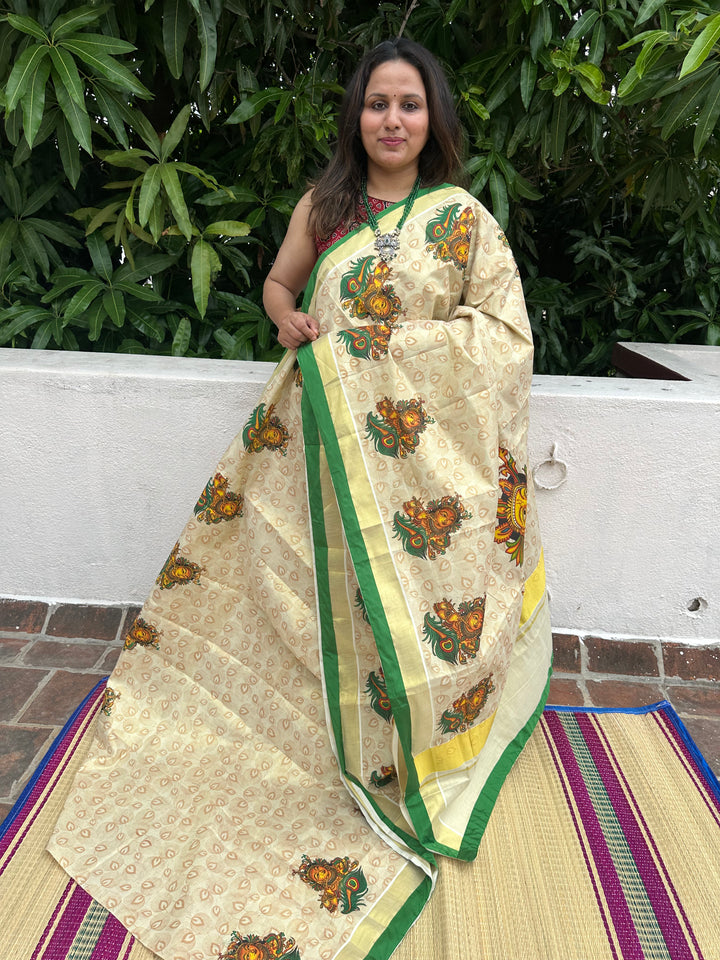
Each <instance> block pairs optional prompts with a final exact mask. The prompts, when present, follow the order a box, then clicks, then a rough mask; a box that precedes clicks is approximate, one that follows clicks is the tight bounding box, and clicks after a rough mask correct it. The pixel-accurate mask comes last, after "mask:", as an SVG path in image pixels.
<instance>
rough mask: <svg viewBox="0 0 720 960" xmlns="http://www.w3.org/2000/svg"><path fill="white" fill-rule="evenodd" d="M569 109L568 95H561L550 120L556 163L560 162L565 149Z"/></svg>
mask: <svg viewBox="0 0 720 960" xmlns="http://www.w3.org/2000/svg"><path fill="white" fill-rule="evenodd" d="M567 111H568V102H567V97H559V98H558V99H557V100H556V101H555V105H554V107H553V112H552V119H551V121H550V153H551V155H552V158H553V160H554V161H555V163H560V160H561V159H562V155H563V152H564V150H565V137H566V133H567Z"/></svg>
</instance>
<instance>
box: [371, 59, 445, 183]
mask: <svg viewBox="0 0 720 960" xmlns="http://www.w3.org/2000/svg"><path fill="white" fill-rule="evenodd" d="M429 133H430V117H429V114H428V106H427V99H426V95H425V85H424V84H423V82H422V77H421V76H420V73H419V71H418V70H417V69H416V68H415V67H413V66H412V65H411V64H409V63H407V62H406V61H405V60H387V61H386V62H385V63H381V64H380V66H379V67H376V68H375V69H374V70H373V72H372V73H371V74H370V79H369V80H368V85H367V87H366V89H365V103H364V106H363V110H362V113H361V114H360V137H361V139H362V143H363V146H364V147H365V152H366V153H367V158H368V179H376V178H377V176H378V174H379V175H381V176H382V174H383V173H391V172H392V173H398V172H401V171H405V170H406V171H407V172H408V173H413V175H414V176H417V170H418V158H419V157H420V152H421V151H422V148H423V147H424V146H425V144H426V143H427V140H428V136H429Z"/></svg>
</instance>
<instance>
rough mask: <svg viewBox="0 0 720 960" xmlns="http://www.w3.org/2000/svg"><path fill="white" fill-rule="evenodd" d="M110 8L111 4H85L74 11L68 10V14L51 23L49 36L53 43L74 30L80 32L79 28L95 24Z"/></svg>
mask: <svg viewBox="0 0 720 960" xmlns="http://www.w3.org/2000/svg"><path fill="white" fill-rule="evenodd" d="M110 8H111V4H109V3H102V4H100V3H99V4H97V5H94V4H85V5H84V6H82V7H76V8H75V9H74V10H70V11H69V13H63V14H62V15H61V16H59V17H58V18H57V19H56V20H54V21H53V23H52V25H51V27H50V35H51V37H52V39H53V43H55V42H57V41H58V40H61V39H62V38H63V37H66V36H69V35H70V34H71V33H74V32H75V31H76V30H80V29H81V27H86V26H87V25H88V24H89V23H95V22H97V21H98V20H99V19H100V17H102V15H103V14H104V13H107V11H108V10H110Z"/></svg>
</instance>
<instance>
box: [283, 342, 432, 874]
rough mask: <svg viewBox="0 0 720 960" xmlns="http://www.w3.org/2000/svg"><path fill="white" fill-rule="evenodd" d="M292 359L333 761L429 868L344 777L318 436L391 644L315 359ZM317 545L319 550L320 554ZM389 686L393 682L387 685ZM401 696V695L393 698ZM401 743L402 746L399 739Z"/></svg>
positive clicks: (372, 609) (379, 624)
mask: <svg viewBox="0 0 720 960" xmlns="http://www.w3.org/2000/svg"><path fill="white" fill-rule="evenodd" d="M298 361H299V363H300V369H301V371H302V375H303V396H302V401H301V405H302V420H303V435H304V440H305V456H306V459H307V474H308V503H309V506H310V517H311V524H312V531H313V553H314V557H315V567H316V576H317V585H318V611H319V615H320V638H321V655H322V660H323V669H324V674H325V688H326V695H327V698H328V702H329V705H330V717H331V721H332V725H333V735H334V739H335V744H336V749H337V753H338V761H339V763H340V765H341V769H342V771H343V776H344V777H345V778H346V779H348V780H350V781H352V783H354V784H355V785H356V786H357V787H358V789H359V790H361V791H362V794H363V796H364V797H365V799H366V801H367V803H368V804H369V805H370V806H371V807H372V809H373V812H374V813H375V815H376V816H377V817H378V818H379V819H380V820H381V822H382V823H384V824H385V826H386V827H387V829H388V830H389V831H390V833H392V834H394V835H395V836H397V837H398V838H399V839H401V840H402V841H403V843H405V844H406V845H407V846H408V848H409V849H410V850H412V851H413V852H414V853H415V854H416V855H418V856H419V857H421V858H422V859H423V860H424V861H425V862H426V863H428V864H429V865H430V866H431V867H432V866H434V865H435V860H434V858H433V857H432V854H431V853H430V850H431V849H432V847H431V846H430V845H429V844H426V843H424V838H422V837H414V836H413V835H412V834H410V833H407V832H406V831H405V830H403V829H402V828H401V827H399V826H398V824H397V823H395V821H393V820H390V819H389V818H388V816H387V815H386V814H385V813H384V812H383V810H382V809H381V808H380V807H379V806H378V804H377V803H376V801H375V799H374V797H373V796H372V794H371V793H370V792H369V791H368V789H367V787H366V786H365V785H364V784H363V783H362V782H361V781H360V780H359V779H358V778H357V777H355V776H354V775H352V774H349V773H348V772H347V770H346V764H345V751H344V749H343V735H342V720H341V716H340V709H339V703H340V680H339V671H338V666H337V662H338V661H337V645H336V642H335V625H334V622H333V615H332V607H331V602H330V596H329V595H330V586H329V570H328V564H327V546H328V544H327V537H326V535H325V523H324V518H323V515H324V508H323V502H322V491H321V489H320V484H319V483H313V482H311V480H312V478H318V477H319V476H320V444H319V442H318V438H321V439H322V441H323V445H324V447H325V455H326V458H327V462H328V467H329V469H330V473H331V477H332V480H333V486H334V488H335V495H336V497H337V500H338V505H339V507H340V512H341V516H342V523H343V527H344V529H345V536H346V539H347V541H348V546H349V547H350V552H351V555H352V558H353V564H354V566H355V573H356V574H357V577H358V582H359V583H360V590H361V593H362V595H363V599H364V600H365V605H366V609H367V612H368V617H369V618H370V621H371V623H372V624H373V633H375V632H376V629H377V632H378V633H381V631H382V633H384V634H385V643H384V644H383V646H388V647H389V648H390V650H392V640H391V637H390V631H389V627H388V624H387V620H386V618H385V611H384V609H383V606H382V602H381V600H380V596H379V594H378V591H377V586H376V584H375V578H374V576H373V574H372V568H371V564H370V559H369V557H368V555H367V551H366V550H365V543H364V540H363V536H362V531H361V530H360V525H359V523H358V521H357V516H356V514H355V511H354V509H353V503H352V496H351V494H350V487H349V483H348V479H347V474H346V472H345V469H344V464H343V462H342V457H341V454H340V451H339V447H338V443H337V438H336V436H335V433H334V430H333V429H332V420H331V418H330V410H329V408H328V406H327V403H326V398H325V393H324V389H323V385H322V379H321V377H320V372H319V370H318V367H317V363H316V361H315V356H314V354H313V353H312V349H311V348H310V349H308V348H302V349H301V350H299V351H298ZM313 389H314V390H315V391H316V393H317V396H316V397H315V398H314V399H315V400H316V403H317V406H313V401H312V400H311V399H310V396H309V393H310V392H312V391H313ZM323 420H324V421H325V423H324V426H325V429H324V430H323V429H322V425H321V424H322V421H323ZM323 546H324V547H325V549H324V550H323ZM381 642H382V641H380V642H379V641H378V637H377V634H376V645H377V646H378V653H379V654H380V659H381V661H382V662H383V669H385V666H386V662H387V661H386V660H385V659H384V657H383V652H382V651H381ZM390 659H391V661H392V673H394V675H395V676H394V677H393V680H394V681H397V683H398V685H399V687H400V691H395V690H393V692H392V694H391V698H392V699H393V702H394V703H395V702H396V701H397V702H398V703H400V704H403V703H404V705H405V711H404V712H405V713H409V709H408V707H407V697H406V695H405V690H404V687H403V686H402V679H401V676H400V668H399V664H398V663H397V658H396V657H395V656H394V652H393V655H392V656H391V658H390ZM390 674H391V671H388V673H387V675H386V680H388V677H389V676H390ZM392 685H393V686H394V683H392ZM397 694H401V695H397ZM395 722H396V727H397V729H398V736H399V738H400V742H401V745H402V748H403V754H404V756H405V757H406V763H407V757H408V755H410V765H409V767H408V778H409V780H408V783H410V776H411V774H412V777H413V778H414V781H415V783H414V786H415V791H416V794H419V791H418V790H417V787H418V786H419V785H418V783H417V776H416V774H415V765H414V762H413V761H412V755H411V754H410V753H409V752H410V740H409V738H410V730H409V718H408V720H407V725H408V729H405V730H404V731H401V729H400V726H399V724H398V720H397V716H396V719H395ZM404 739H405V740H406V742H405V743H403V740H404ZM417 799H418V800H419V802H420V805H421V812H422V814H424V820H425V823H426V832H427V831H429V837H430V838H431V842H432V825H431V823H430V819H429V817H428V816H427V811H426V810H425V805H424V803H423V802H422V798H421V797H419V795H418V796H417ZM407 806H408V809H410V804H409V803H408V804H407ZM411 819H412V821H413V826H414V827H415V828H416V829H417V823H416V822H415V818H414V817H412V814H411ZM418 832H420V831H418Z"/></svg>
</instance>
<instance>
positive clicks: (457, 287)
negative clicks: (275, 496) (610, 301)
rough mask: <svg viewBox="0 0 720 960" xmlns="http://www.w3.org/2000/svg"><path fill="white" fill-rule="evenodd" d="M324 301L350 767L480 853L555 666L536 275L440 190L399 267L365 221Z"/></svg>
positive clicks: (323, 404) (378, 802)
mask: <svg viewBox="0 0 720 960" xmlns="http://www.w3.org/2000/svg"><path fill="white" fill-rule="evenodd" d="M398 217H399V207H395V208H391V209H389V210H388V211H387V212H386V213H385V214H384V215H382V217H381V229H382V230H383V231H386V230H391V229H392V227H393V226H394V223H395V221H396V220H397V219H398ZM304 309H305V310H306V311H307V312H308V313H310V314H311V315H313V316H315V317H316V319H317V320H318V322H319V324H320V333H321V336H320V337H319V339H318V340H317V341H315V342H313V343H311V344H308V345H306V346H304V347H302V348H301V349H300V351H299V354H298V359H299V362H300V368H301V370H302V376H303V398H302V415H303V431H304V437H305V450H306V457H307V465H308V491H309V502H310V510H311V517H312V532H313V546H314V554H315V570H316V578H317V596H318V604H319V622H320V631H321V656H322V665H323V679H324V684H325V690H326V698H327V711H328V724H329V726H330V728H331V730H332V734H333V738H334V744H335V751H336V754H337V757H338V762H339V764H340V769H341V771H342V773H343V777H344V780H345V783H346V785H347V787H348V789H349V791H350V793H351V794H352V796H353V797H354V798H355V800H356V802H357V803H358V804H359V805H360V807H361V808H362V809H363V811H364V812H365V814H366V816H368V818H369V819H370V820H371V822H373V823H375V824H376V825H377V826H378V829H380V830H381V832H383V833H384V834H386V835H387V836H388V837H392V838H396V839H397V838H399V839H400V840H402V841H403V842H404V843H406V844H407V845H408V846H409V847H410V848H411V849H416V848H417V846H418V845H419V846H420V848H421V849H422V851H425V852H426V853H427V852H429V851H432V852H433V853H440V854H446V855H449V856H452V857H458V858H461V859H473V858H474V857H475V855H476V853H477V848H478V844H479V842H480V839H481V837H482V833H483V830H484V828H485V825H486V823H487V820H488V817H489V815H490V812H491V810H492V806H493V804H494V802H495V799H496V797H497V794H498V792H499V789H500V787H501V785H502V782H503V780H504V778H505V776H506V775H507V773H508V771H509V769H510V767H511V765H512V763H513V761H514V760H515V758H516V757H517V755H518V754H519V752H520V750H521V749H522V747H523V745H524V743H525V741H526V740H527V738H528V737H529V735H530V733H531V732H532V729H533V727H534V725H535V723H536V721H537V719H538V717H539V715H540V712H541V711H542V707H543V705H544V702H545V698H546V696H547V686H548V682H549V675H550V666H551V653H550V627H549V618H548V610H547V599H546V593H545V577H544V567H543V557H542V550H541V546H540V540H539V534H538V528H537V517H536V511H535V503H534V497H533V490H532V482H531V480H529V473H528V466H527V426H528V401H529V392H530V382H531V376H532V337H531V333H530V326H529V322H528V319H527V315H526V311H525V306H524V300H523V296H522V289H521V285H520V280H519V277H518V273H517V268H516V265H515V262H514V260H513V257H512V255H511V252H510V249H509V246H508V243H507V240H506V238H505V236H504V234H503V233H502V231H501V230H500V228H499V226H498V225H497V223H496V222H495V221H494V220H493V219H492V217H491V216H490V215H489V214H488V213H487V211H486V210H485V209H484V208H483V207H482V206H481V205H480V204H478V203H477V201H475V200H474V199H473V198H472V197H470V196H469V195H468V194H467V193H465V192H464V191H462V190H458V189H457V188H454V187H446V188H440V189H432V190H427V191H423V192H422V193H421V195H420V197H419V198H418V200H417V201H416V203H415V205H414V208H413V211H412V215H411V217H410V218H409V219H408V221H407V223H406V224H405V226H404V227H403V230H402V232H401V247H400V251H399V254H398V256H397V258H396V259H395V260H393V261H391V262H390V263H389V264H386V263H384V262H383V261H381V260H380V259H379V258H378V256H377V254H376V253H375V250H374V245H373V235H372V233H371V231H370V230H369V229H364V230H362V231H360V232H355V233H351V234H349V235H348V236H346V237H345V238H344V239H343V240H342V241H340V242H339V243H336V244H335V246H334V247H333V248H331V249H330V250H329V251H328V252H327V253H326V254H325V255H324V256H323V258H322V259H321V261H320V262H319V263H318V265H317V267H316V270H315V272H314V274H313V277H312V278H311V284H310V288H309V290H308V293H307V295H306V298H305V303H304Z"/></svg>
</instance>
